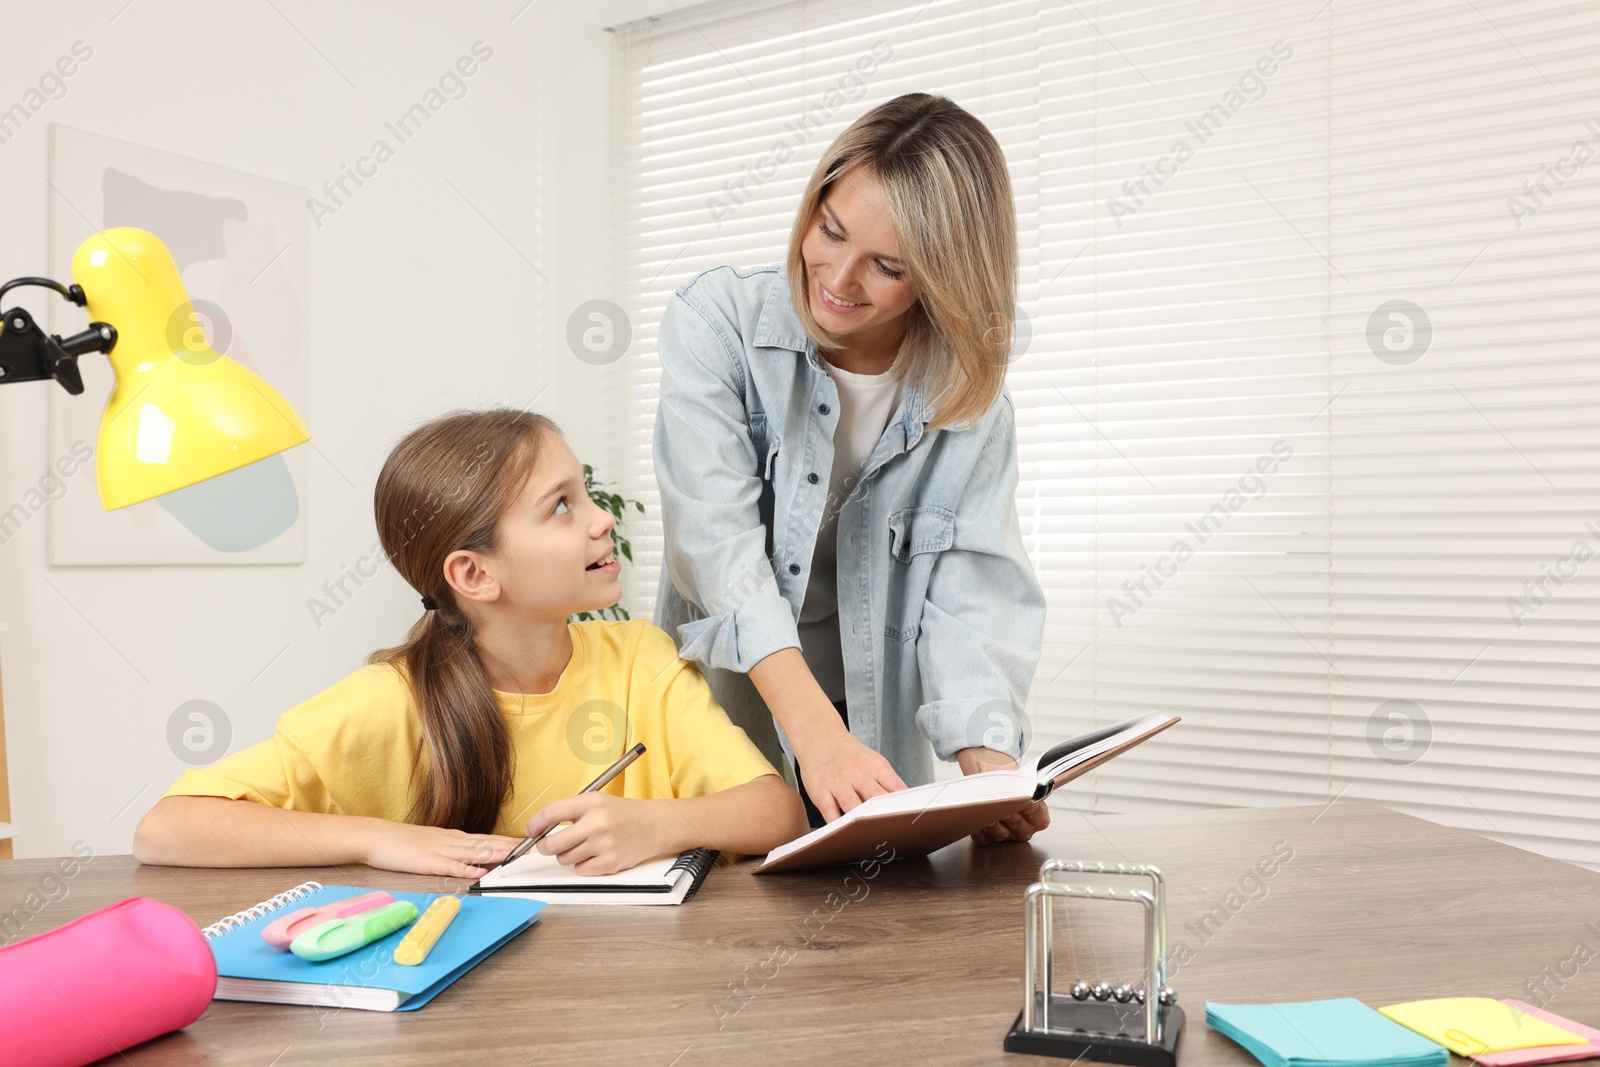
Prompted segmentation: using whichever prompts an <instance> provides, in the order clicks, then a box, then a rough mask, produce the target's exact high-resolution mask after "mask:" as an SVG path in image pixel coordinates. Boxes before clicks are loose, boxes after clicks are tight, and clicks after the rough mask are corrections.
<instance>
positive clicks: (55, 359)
mask: <svg viewBox="0 0 1600 1067" xmlns="http://www.w3.org/2000/svg"><path fill="white" fill-rule="evenodd" d="M22 285H37V286H41V287H43V288H45V289H53V290H55V291H56V292H57V293H60V294H61V295H62V296H63V297H64V298H66V299H67V300H70V301H71V302H72V303H74V304H76V305H78V306H79V307H83V306H84V305H85V303H86V302H87V301H86V300H85V298H84V295H83V287H82V286H79V285H62V284H61V283H60V282H57V281H52V280H51V279H49V278H13V279H12V280H11V281H9V282H6V283H5V284H4V285H0V301H3V300H4V299H5V295H6V293H7V292H9V291H10V290H12V289H15V288H17V287H18V286H22ZM116 343H117V329H116V327H115V326H112V325H111V324H110V323H105V322H91V323H90V324H89V328H88V329H86V330H84V331H82V332H81V333H75V334H73V335H72V336H71V337H61V336H59V335H56V334H46V333H45V332H44V330H42V329H40V327H39V324H38V323H36V322H34V321H33V316H32V315H30V314H28V312H27V309H25V308H20V307H14V308H9V309H6V310H0V384H4V383H6V382H37V381H43V380H44V379H46V378H54V379H55V380H56V381H58V382H60V383H61V387H62V388H63V389H65V390H66V391H67V392H69V393H71V394H73V395H74V396H76V395H78V394H79V393H81V392H83V375H82V374H81V373H79V371H78V357H79V356H81V355H85V354H87V353H89V352H109V351H111V349H112V346H113V345H115V344H116Z"/></svg>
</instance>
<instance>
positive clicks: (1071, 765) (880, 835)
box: [755, 713, 1178, 874]
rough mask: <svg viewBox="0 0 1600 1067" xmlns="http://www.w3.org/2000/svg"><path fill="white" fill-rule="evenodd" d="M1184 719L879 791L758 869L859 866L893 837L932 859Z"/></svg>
mask: <svg viewBox="0 0 1600 1067" xmlns="http://www.w3.org/2000/svg"><path fill="white" fill-rule="evenodd" d="M1177 721H1178V719H1177V717H1176V716H1172V715H1161V714H1156V713H1152V714H1149V715H1144V716H1141V717H1139V718H1136V719H1128V720H1126V721H1124V722H1119V723H1115V724H1113V725H1111V726H1104V727H1101V728H1100V729H1098V730H1091V731H1089V732H1088V733H1086V734H1079V735H1078V736H1077V737H1073V738H1068V739H1067V740H1065V741H1063V742H1061V743H1060V744H1059V745H1056V746H1055V747H1054V748H1051V749H1050V750H1048V751H1047V752H1045V753H1044V754H1042V755H1041V756H1039V758H1038V759H1036V760H1033V761H1031V762H1028V763H1024V764H1023V765H1022V766H1021V767H1018V768H1017V769H1016V770H1014V771H984V772H982V773H980V774H969V775H967V776H966V777H965V778H957V779H953V780H951V781H948V782H932V783H930V784H928V785H919V786H914V787H912V788H910V789H902V790H900V791H899V792H897V793H884V794H883V795H881V796H875V797H873V798H872V799H871V800H867V801H863V802H862V803H861V804H858V805H857V806H856V807H854V808H852V809H850V810H849V811H847V812H845V813H844V814H843V815H842V816H840V817H839V818H838V819H835V820H834V821H833V822H831V823H829V824H828V825H826V826H823V827H819V828H818V829H815V830H813V831H811V832H810V833H809V834H806V835H805V836H804V837H797V838H795V839H794V840H793V841H790V842H789V843H788V844H786V845H779V846H778V847H777V848H775V849H773V850H772V851H771V852H769V853H767V859H766V862H764V863H762V864H761V866H759V867H757V868H756V869H755V873H756V874H769V873H771V872H774V871H792V870H799V869H800V868H802V867H823V866H827V865H828V864H832V863H853V862H855V861H856V860H863V859H867V858H868V857H870V856H873V855H874V854H875V851H876V850H877V849H878V847H879V846H880V845H882V844H883V843H885V842H887V843H888V844H889V845H890V846H891V847H892V848H893V849H894V853H895V855H897V856H925V855H927V854H928V853H930V852H933V851H935V850H937V849H941V848H943V847H945V846H946V845H948V844H952V843H953V842H956V841H959V840H961V839H962V838H963V837H966V836H967V835H968V834H972V833H976V832H977V831H979V830H981V829H983V828H984V827H985V826H988V825H989V824H991V823H993V822H996V821H998V820H1000V819H1003V818H1005V817H1006V816H1007V815H1015V814H1016V813H1017V812H1019V811H1021V810H1022V809H1023V808H1025V807H1027V806H1028V805H1029V804H1032V803H1033V802H1034V801H1036V800H1043V799H1044V798H1045V797H1047V796H1049V795H1050V792H1051V790H1053V789H1055V788H1057V787H1058V786H1061V785H1063V784H1065V783H1066V782H1070V781H1071V780H1072V779H1074V778H1076V777H1078V776H1079V775H1081V774H1085V773H1087V772H1088V771H1091V770H1093V769H1094V768H1095V767H1098V766H1099V765H1100V764H1102V763H1104V762H1106V760H1109V759H1111V758H1112V757H1113V756H1116V755H1119V754H1120V753H1123V752H1126V751H1127V750H1128V749H1130V748H1132V747H1133V746H1134V745H1137V744H1138V743H1139V742H1141V741H1145V740H1147V739H1149V738H1151V737H1154V736H1155V735H1156V734H1158V733H1160V732H1161V731H1162V730H1165V729H1166V728H1167V727H1169V726H1171V725H1173V724H1174V723H1176V722H1177Z"/></svg>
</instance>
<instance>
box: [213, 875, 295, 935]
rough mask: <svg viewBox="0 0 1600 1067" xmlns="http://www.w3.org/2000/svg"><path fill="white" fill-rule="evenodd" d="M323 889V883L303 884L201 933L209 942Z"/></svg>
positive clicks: (236, 913)
mask: <svg viewBox="0 0 1600 1067" xmlns="http://www.w3.org/2000/svg"><path fill="white" fill-rule="evenodd" d="M321 888H322V883H321V882H301V883H300V884H299V885H297V886H295V887H294V888H293V889H285V890H284V891H283V892H282V893H279V894H278V895H277V896H275V897H273V898H272V899H271V900H263V901H262V902H261V903H259V904H257V905H256V906H255V907H253V908H246V909H245V910H244V911H238V912H234V913H233V914H232V915H230V916H228V917H227V918H226V919H220V920H218V921H217V922H214V923H212V924H211V925H210V926H208V927H206V928H205V929H204V930H201V931H200V933H201V934H202V935H204V937H205V939H206V940H207V941H209V940H211V939H212V938H213V937H216V936H218V935H219V934H225V933H227V932H228V931H229V930H237V929H238V928H239V927H241V926H243V925H244V924H245V923H247V922H249V921H250V920H252V919H259V918H260V917H261V916H263V915H265V914H267V913H268V912H270V911H277V910H278V909H279V908H281V907H283V906H284V905H285V904H293V903H294V902H295V901H297V900H300V899H301V898H302V897H308V896H310V895H311V894H312V893H315V892H316V891H317V890H319V889H321Z"/></svg>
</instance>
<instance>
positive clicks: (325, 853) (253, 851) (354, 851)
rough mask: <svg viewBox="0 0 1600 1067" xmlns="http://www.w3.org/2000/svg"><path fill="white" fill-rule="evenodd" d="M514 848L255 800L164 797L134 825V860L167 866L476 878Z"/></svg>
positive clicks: (489, 839)
mask: <svg viewBox="0 0 1600 1067" xmlns="http://www.w3.org/2000/svg"><path fill="white" fill-rule="evenodd" d="M516 843H517V839H516V838H512V837H502V836H500V835H498V834H469V833H464V832H462V831H460V830H446V829H444V828H442V827H438V826H413V825H411V824H409V823H398V822H390V821H388V820H387V819H373V818H368V817H365V816H359V815H327V814H323V813H321V812H312V811H289V810H286V809H283V808H274V807H269V806H268V805H266V804H258V803H256V802H255V801H253V800H229V799H227V798H225V797H191V796H171V797H163V798H162V799H161V800H160V801H159V802H157V804H156V806H155V807H153V808H151V809H150V810H149V811H148V812H147V813H146V814H145V817H144V818H143V819H141V820H139V827H138V829H137V830H135V831H134V836H133V854H134V856H135V858H137V859H138V860H139V861H140V862H141V863H154V864H162V865H165V866H170V867H322V866H329V867H336V866H340V865H342V864H346V863H365V864H367V865H368V866H371V867H381V868H383V869H384V870H390V871H403V872H407V873H410V874H435V875H444V876H447V877H454V878H474V879H476V878H480V877H482V876H483V875H484V874H485V873H487V871H488V868H489V867H490V866H493V865H494V864H497V863H499V862H500V860H501V859H502V858H503V857H504V856H505V854H506V853H507V852H509V851H510V850H511V848H512V846H513V845H515V844H516Z"/></svg>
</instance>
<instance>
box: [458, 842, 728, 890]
mask: <svg viewBox="0 0 1600 1067" xmlns="http://www.w3.org/2000/svg"><path fill="white" fill-rule="evenodd" d="M716 859H717V853H716V852H715V851H713V850H711V849H708V848H692V849H690V850H689V851H688V852H685V853H683V854H682V855H679V856H662V857H660V858H659V859H653V860H646V861H644V862H643V863H641V864H639V865H638V866H637V867H632V868H630V869H628V870H626V871H619V872H618V873H616V874H579V873H578V872H576V871H574V870H573V869H572V868H571V867H563V866H562V865H561V864H560V863H559V862H557V860H556V858H555V857H554V856H546V855H544V854H543V853H542V852H540V851H538V850H537V849H534V850H533V851H530V852H527V853H524V854H523V855H521V856H519V857H517V858H516V859H514V860H512V861H511V862H510V863H508V864H506V865H505V866H503V867H496V868H495V869H494V870H492V871H490V872H489V873H488V874H486V875H484V876H483V877H482V878H480V879H479V880H478V881H477V883H476V884H474V885H473V886H472V888H471V889H469V890H468V892H469V893H478V894H482V895H485V896H496V897H526V898H529V899H531V900H542V901H544V902H545V903H547V904H682V903H683V902H684V901H686V900H688V899H689V898H690V897H692V896H694V894H695V891H696V890H698V889H699V888H700V883H701V882H704V881H705V880H706V873H707V872H708V871H710V870H711V865H712V864H713V863H715V862H716Z"/></svg>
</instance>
